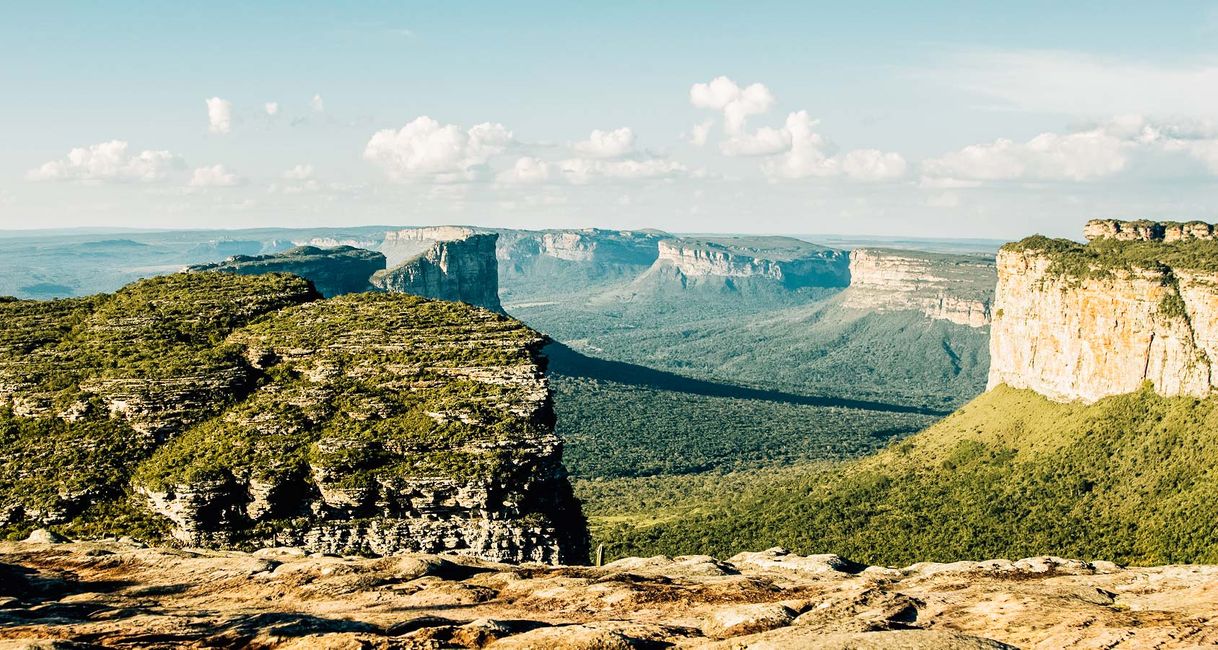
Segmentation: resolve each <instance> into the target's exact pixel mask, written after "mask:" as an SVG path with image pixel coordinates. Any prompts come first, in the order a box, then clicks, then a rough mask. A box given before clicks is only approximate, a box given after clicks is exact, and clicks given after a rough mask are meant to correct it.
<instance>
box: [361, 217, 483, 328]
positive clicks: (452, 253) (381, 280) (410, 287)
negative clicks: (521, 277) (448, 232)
mask: <svg viewBox="0 0 1218 650" xmlns="http://www.w3.org/2000/svg"><path fill="white" fill-rule="evenodd" d="M498 237H499V236H498V235H497V234H494V233H485V234H476V235H469V236H468V237H465V238H463V239H456V240H451V241H435V242H432V243H431V244H430V246H429V248H428V249H427V250H426V251H424V252H423V253H422V254H420V255H418V256H416V257H413V258H411V259H408V260H406V261H405V262H402V263H401V264H399V265H398V266H396V267H394V268H392V269H388V270H384V271H380V272H378V273H376V274H375V275H374V276H373V278H372V284H373V285H375V286H376V287H378V288H380V289H383V290H385V291H389V292H393V293H410V294H414V295H417V296H424V297H427V298H437V299H440V300H455V301H459V302H466V303H469V304H471V305H477V306H479V307H485V308H487V309H491V310H494V311H500V312H501V311H503V307H502V306H501V305H500V304H499V270H498V262H497V261H496V259H495V242H496V240H497V239H498Z"/></svg>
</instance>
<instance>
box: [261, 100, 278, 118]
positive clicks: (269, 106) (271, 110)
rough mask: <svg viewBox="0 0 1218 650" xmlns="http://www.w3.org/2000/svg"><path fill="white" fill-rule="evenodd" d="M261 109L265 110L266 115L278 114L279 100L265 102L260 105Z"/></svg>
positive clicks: (273, 115)
mask: <svg viewBox="0 0 1218 650" xmlns="http://www.w3.org/2000/svg"><path fill="white" fill-rule="evenodd" d="M262 109H263V110H265V111H266V114H267V115H269V116H271V117H275V116H276V115H278V114H279V102H267V103H265V104H263V105H262Z"/></svg>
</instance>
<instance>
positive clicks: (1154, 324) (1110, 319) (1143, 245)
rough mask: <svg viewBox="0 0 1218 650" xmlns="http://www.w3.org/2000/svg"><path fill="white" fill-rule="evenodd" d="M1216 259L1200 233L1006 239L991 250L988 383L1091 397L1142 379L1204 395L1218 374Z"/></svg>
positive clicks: (1217, 252) (1132, 386)
mask: <svg viewBox="0 0 1218 650" xmlns="http://www.w3.org/2000/svg"><path fill="white" fill-rule="evenodd" d="M1168 225H1170V224H1168ZM1149 231H1152V232H1166V231H1167V227H1166V226H1164V225H1162V224H1160V225H1159V226H1155V227H1151V228H1149ZM1216 262H1218V242H1215V241H1212V240H1207V239H1204V238H1192V239H1189V238H1183V239H1182V238H1176V239H1173V240H1172V241H1171V242H1168V241H1167V240H1166V239H1165V238H1164V239H1162V240H1159V239H1157V238H1152V239H1151V240H1145V239H1143V238H1141V237H1139V238H1132V239H1120V238H1109V237H1101V238H1097V239H1095V240H1094V241H1093V242H1092V243H1090V244H1088V245H1086V246H1082V245H1079V244H1075V243H1073V242H1069V241H1066V240H1048V239H1045V238H1041V237H1034V238H1029V239H1027V240H1024V241H1023V242H1019V243H1018V244H1009V245H1007V246H1006V247H1004V248H1003V250H1002V251H1001V252H1000V253H999V255H998V289H997V294H996V299H995V310H994V325H993V329H992V335H991V340H990V357H991V366H990V376H989V386H990V387H993V386H996V385H998V384H1008V385H1010V386H1014V387H1017V388H1030V389H1032V390H1035V391H1036V392H1038V393H1040V394H1042V395H1045V396H1047V397H1049V398H1051V399H1054V400H1057V401H1072V400H1083V401H1086V402H1093V401H1095V400H1098V399H1100V398H1102V397H1106V396H1109V395H1115V394H1120V393H1128V392H1132V391H1135V390H1137V389H1138V388H1139V387H1140V386H1141V385H1142V384H1143V382H1147V381H1149V382H1151V383H1152V384H1153V385H1154V388H1155V390H1156V391H1157V392H1158V393H1160V394H1162V395H1166V396H1172V395H1191V396H1198V397H1200V396H1204V395H1207V394H1209V393H1210V392H1211V391H1212V390H1213V388H1214V386H1215V383H1216V382H1218V377H1216V376H1215V373H1214V367H1213V365H1214V360H1215V359H1218V266H1216V265H1215V263H1216Z"/></svg>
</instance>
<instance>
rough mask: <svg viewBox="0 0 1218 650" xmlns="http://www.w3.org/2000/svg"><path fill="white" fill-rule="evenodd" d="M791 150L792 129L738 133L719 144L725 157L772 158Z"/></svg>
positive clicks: (765, 128) (767, 129)
mask: <svg viewBox="0 0 1218 650" xmlns="http://www.w3.org/2000/svg"><path fill="white" fill-rule="evenodd" d="M790 148H791V131H790V129H785V128H783V129H774V128H770V127H768V126H766V127H761V128H759V129H757V130H756V131H754V132H753V133H744V132H741V133H737V134H736V135H733V136H732V137H730V138H728V139H727V140H724V141H723V142H721V143H719V151H721V152H723V155H725V156H772V155H774V154H776V153H782V152H783V151H786V150H787V149H790Z"/></svg>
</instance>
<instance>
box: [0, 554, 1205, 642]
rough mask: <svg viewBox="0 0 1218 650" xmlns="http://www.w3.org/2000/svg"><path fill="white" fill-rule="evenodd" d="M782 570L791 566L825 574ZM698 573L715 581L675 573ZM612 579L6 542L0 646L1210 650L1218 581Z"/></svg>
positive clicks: (1075, 567) (1084, 571)
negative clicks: (1205, 649) (1105, 649)
mask: <svg viewBox="0 0 1218 650" xmlns="http://www.w3.org/2000/svg"><path fill="white" fill-rule="evenodd" d="M746 557H747V556H746ZM785 557H786V558H787V559H786V560H785V562H787V563H790V564H791V565H794V566H799V565H805V564H810V565H821V564H823V561H822V560H809V561H807V562H805V561H804V560H802V559H801V558H800V557H799V556H793V555H791V554H786V555H785ZM843 562H844V563H845V564H846V565H848V566H851V567H855V566H857V565H854V564H853V563H850V562H847V561H845V560H843ZM708 563H709V564H714V565H720V566H722V567H723V569H724V571H723V572H722V573H721V574H718V575H712V574H709V573H703V572H694V573H691V572H689V571H687V570H686V569H688V567H690V566H693V565H706V564H708ZM666 564H667V565H668V566H669V568H670V569H671V571H668V572H665V571H664V565H666ZM614 565H615V566H606V567H601V568H595V567H545V566H541V565H509V564H497V563H493V562H487V561H483V560H477V559H473V558H469V557H465V556H458V555H446V556H437V555H404V556H401V557H392V558H380V559H368V558H355V557H334V556H317V555H313V556H309V555H306V554H304V553H303V552H302V551H300V550H299V549H293V548H282V549H267V550H264V551H260V552H259V553H257V554H255V555H249V554H244V553H237V552H225V551H205V550H170V549H145V548H138V547H135V546H132V545H129V544H123V543H119V542H113V541H107V542H89V543H68V544H57V545H53V546H52V545H46V544H38V543H25V542H0V640H6V641H7V642H9V643H12V644H20V645H18V646H17V647H31V645H33V646H34V647H72V646H69V645H67V644H70V643H80V644H88V645H87V646H82V647H102V648H108V647H133V646H139V647H152V648H170V647H173V648H180V647H186V648H202V647H257V648H316V647H330V648H347V647H351V648H483V647H490V648H500V649H512V648H567V649H605V648H621V649H631V648H658V647H674V646H675V647H679V648H724V649H726V648H733V649H736V648H754V649H762V648H771V649H779V648H782V649H785V648H833V649H845V648H876V649H881V648H883V649H887V648H914V649H921V648H925V649H927V650H930V649H934V650H941V649H943V648H949V649H950V648H956V649H961V650H966V649H967V650H993V649H1000V648H1012V647H1015V648H1055V649H1056V648H1097V647H1114V646H1115V647H1130V648H1143V647H1154V648H1162V649H1170V648H1197V647H1208V646H1212V645H1214V644H1215V643H1218V618H1216V617H1215V615H1214V612H1215V611H1218V589H1216V588H1215V585H1218V567H1214V566H1164V567H1150V568H1127V569H1125V568H1116V567H1113V568H1110V569H1108V570H1104V571H1100V570H1098V569H1097V568H1096V567H1095V566H1093V565H1090V564H1088V563H1085V562H1077V561H1067V560H1057V559H1053V558H1035V559H1031V560H1028V561H1023V560H1021V561H1016V562H1008V561H1005V560H1004V561H1001V562H969V563H958V565H957V566H956V567H955V568H954V569H953V570H946V569H944V568H943V567H945V566H946V565H929V564H923V565H915V566H912V567H907V568H904V569H892V568H883V567H868V568H865V569H863V570H861V571H855V570H853V569H852V570H851V571H848V572H845V571H833V570H827V571H818V572H813V573H800V572H794V573H792V572H787V571H785V570H783V571H778V572H775V571H773V570H771V569H768V568H767V569H754V568H751V566H750V565H748V564H745V563H742V564H739V565H737V564H733V563H732V562H722V561H719V560H714V559H713V558H704V559H698V560H693V561H691V560H689V559H685V558H675V559H674V558H662V557H657V558H648V559H646V560H639V559H627V560H620V561H619V562H616V563H614ZM627 566H644V567H647V568H648V571H647V572H645V573H635V572H633V571H629V570H623V568H624V567H627ZM682 567H685V569H682ZM1019 567H1027V568H1019ZM1046 567H1047V569H1046V570H1043V571H1041V570H1035V569H1039V568H1046ZM1062 569H1068V570H1062ZM652 570H655V572H652ZM36 644H41V646H38V645H36ZM53 644H59V645H53Z"/></svg>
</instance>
